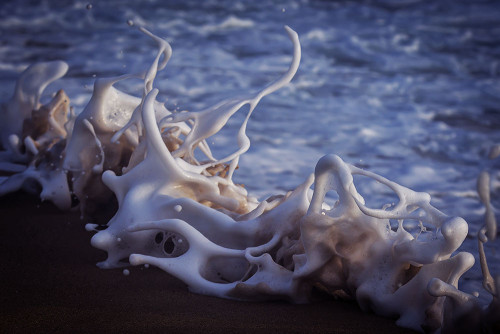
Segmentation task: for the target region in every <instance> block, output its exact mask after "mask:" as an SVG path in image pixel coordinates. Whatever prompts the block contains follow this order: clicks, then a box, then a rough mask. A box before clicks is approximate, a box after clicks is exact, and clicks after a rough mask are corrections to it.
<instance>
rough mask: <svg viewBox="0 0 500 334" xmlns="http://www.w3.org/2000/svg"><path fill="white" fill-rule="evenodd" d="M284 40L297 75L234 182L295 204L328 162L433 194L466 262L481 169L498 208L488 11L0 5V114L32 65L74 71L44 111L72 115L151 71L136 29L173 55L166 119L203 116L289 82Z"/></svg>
mask: <svg viewBox="0 0 500 334" xmlns="http://www.w3.org/2000/svg"><path fill="white" fill-rule="evenodd" d="M285 25H289V26H290V27H291V28H293V29H294V30H296V31H297V32H298V34H299V37H300V41H301V45H302V61H301V66H300V68H299V71H298V73H297V75H296V76H295V78H294V79H293V81H292V82H291V84H289V85H288V86H287V87H285V88H283V89H281V90H279V91H277V92H276V93H273V94H272V95H270V96H267V97H265V98H264V99H263V100H262V101H261V103H260V104H259V106H258V107H257V109H256V110H255V112H254V113H253V115H252V117H251V119H250V122H249V126H248V132H247V134H248V136H249V138H250V140H251V141H252V144H251V145H252V146H251V148H250V150H249V151H248V152H247V153H246V154H245V155H243V157H242V158H241V160H240V168H239V169H238V170H237V171H236V173H235V176H234V180H235V182H237V183H242V184H244V185H245V187H246V188H247V189H248V191H249V192H250V194H253V195H255V196H256V197H258V198H260V199H261V200H263V199H265V198H266V197H267V196H270V195H273V194H280V193H281V194H282V193H285V192H286V191H288V190H291V189H294V188H295V187H296V186H298V185H299V184H301V183H302V182H303V181H304V180H305V179H306V178H307V176H308V175H309V174H310V173H312V172H313V171H314V166H315V164H316V162H317V160H318V159H319V158H320V157H321V156H323V155H325V154H337V155H339V156H340V157H341V158H342V159H344V161H346V162H349V163H352V164H354V165H356V166H359V167H361V168H364V169H367V170H370V171H372V172H375V173H378V174H380V175H382V176H385V177H386V178H388V179H390V180H392V181H395V182H397V183H399V184H402V185H404V186H406V187H409V188H411V189H414V190H417V191H425V192H428V193H430V194H431V196H432V204H433V205H434V206H435V207H437V208H438V209H440V210H441V211H443V212H445V213H446V214H448V215H452V216H461V217H463V218H464V219H466V220H467V222H468V223H469V225H470V228H469V229H470V237H469V238H467V239H466V241H465V243H464V245H463V246H462V248H461V250H467V251H470V252H472V253H473V254H475V256H476V259H477V241H476V238H475V236H476V234H477V231H478V229H479V228H480V227H481V226H482V224H483V223H484V221H483V215H484V207H483V205H482V204H481V203H480V201H479V198H478V196H477V192H476V180H477V177H478V175H479V173H480V172H481V171H483V170H488V171H489V172H490V174H491V178H492V194H491V195H492V202H493V204H494V205H496V207H498V208H500V158H498V159H496V160H489V159H488V158H487V155H488V151H489V149H490V148H491V147H492V146H493V145H494V144H500V2H499V1H465V0H447V1H446V0H443V1H418V0H402V1H397V0H384V1H313V0H303V1H272V2H271V1H269V2H268V1H231V0H223V1H215V0H208V1H193V0H187V1H186V0H183V1H160V0H156V1H155V0H149V1H132V0H128V1H95V2H92V1H90V2H88V1H28V0H16V1H5V0H4V1H2V3H1V4H0V101H5V100H7V99H9V98H10V96H11V94H12V92H13V89H14V85H15V80H16V78H17V77H18V75H19V73H20V72H21V71H22V70H24V69H25V68H26V67H27V66H28V65H30V64H32V63H34V62H38V61H47V60H54V59H60V60H64V61H66V62H67V63H68V64H69V67H70V69H69V71H68V74H67V75H66V76H65V77H64V78H63V79H61V80H59V81H57V82H55V83H54V84H52V85H51V86H49V87H48V88H47V90H46V92H47V96H46V97H45V99H49V97H50V93H53V92H55V91H56V90H57V89H59V88H63V89H64V90H65V91H66V92H67V94H68V95H69V97H70V98H71V101H72V105H73V106H74V108H75V111H76V112H80V111H81V110H82V109H83V107H84V106H85V105H86V103H87V102H88V100H89V98H90V96H91V93H92V88H93V82H94V80H95V78H96V77H109V76H116V75H121V74H124V73H131V72H140V71H142V70H144V69H147V68H148V66H149V65H150V64H151V62H152V60H153V58H154V56H155V53H156V47H155V45H154V43H153V42H152V41H151V39H150V38H148V37H147V36H145V35H144V34H142V33H141V32H139V31H138V29H137V27H138V26H144V27H146V28H147V29H149V30H151V31H152V32H153V33H155V34H157V35H159V36H161V37H164V38H165V39H166V40H167V41H169V42H170V44H171V45H172V48H173V56H172V58H171V60H170V61H169V63H168V65H167V67H166V69H165V70H164V71H162V72H160V73H159V74H158V77H157V79H156V81H155V86H156V87H157V88H159V90H160V95H159V100H161V101H165V104H166V106H167V108H169V109H170V110H202V109H205V108H207V107H209V106H211V105H213V104H215V103H217V102H218V101H221V100H223V99H225V98H228V97H232V96H236V95H243V94H246V93H248V92H254V91H256V90H257V89H259V88H261V87H264V86H265V85H266V84H267V83H269V82H270V81H272V80H274V79H275V78H276V77H278V76H279V75H280V74H281V73H282V72H284V71H286V69H287V68H288V65H289V63H290V61H291V59H292V44H291V42H290V40H289V39H288V37H287V35H286V33H285V30H284V29H283V27H284V26H285ZM141 85H142V83H141V82H140V81H138V80H137V81H134V80H130V81H126V82H124V83H122V84H121V85H120V86H119V88H120V89H122V90H124V91H126V92H129V93H131V94H134V95H137V96H141ZM245 113H246V110H242V111H240V112H238V113H237V114H236V115H235V116H234V117H233V118H232V119H231V120H230V121H229V123H228V125H227V126H226V128H224V129H223V131H222V132H221V133H220V134H219V135H218V136H215V137H214V138H211V139H210V141H209V142H210V144H211V145H212V146H213V148H214V154H215V156H216V157H217V156H218V157H222V156H223V155H224V154H225V153H227V152H230V151H231V150H232V149H234V145H235V138H236V132H237V130H238V128H239V124H240V123H241V122H242V120H243V117H244V116H245ZM232 145H233V146H232ZM357 182H359V186H358V189H359V191H360V192H361V194H362V195H363V196H364V197H365V199H366V201H367V203H368V204H369V205H371V206H373V207H378V208H380V207H381V206H382V205H383V204H384V203H387V202H388V201H389V202H392V201H394V196H392V195H391V194H390V192H389V191H388V189H386V188H384V187H382V186H380V184H377V183H374V182H367V181H366V180H357ZM497 216H498V211H497ZM499 218H500V217H499ZM499 220H500V219H499ZM486 252H487V256H488V260H489V263H490V269H491V270H492V272H493V274H495V273H496V274H500V242H499V241H498V240H497V241H495V242H489V243H488V244H486ZM481 277H482V276H481V272H480V269H479V267H478V265H476V266H475V267H473V269H472V270H470V271H469V272H468V273H466V274H465V275H464V277H463V278H462V281H461V283H460V284H461V285H460V287H461V288H462V289H463V290H466V291H468V292H471V291H479V292H480V297H481V298H485V299H487V298H488V296H487V295H486V294H485V292H484V290H482V288H481V286H480V285H481Z"/></svg>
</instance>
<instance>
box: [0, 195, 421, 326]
mask: <svg viewBox="0 0 500 334" xmlns="http://www.w3.org/2000/svg"><path fill="white" fill-rule="evenodd" d="M0 213H1V217H2V218H1V222H0V254H1V256H2V266H1V267H0V286H1V288H2V292H1V293H0V324H1V325H0V333H42V332H50V333H70V332H71V333H104V332H106V333H117V332H120V333H129V332H130V333H134V332H135V333H143V332H152V333H156V332H164V333H166V332H170V333H180V332H182V333H192V332H195V333H196V332H200V333H201V332H203V333H223V332H225V333H233V332H238V333H412V331H409V330H405V329H402V328H398V327H396V325H395V324H394V320H392V319H385V318H381V317H378V316H375V315H373V314H367V313H363V312H361V311H360V309H359V307H358V306H357V305H356V304H355V303H352V302H343V301H334V300H324V301H319V302H315V303H312V304H307V305H294V304H290V303H287V302H263V303H260V302H252V303H249V302H238V301H230V300H224V299H219V298H214V297H207V296H201V295H197V294H193V293H190V292H189V291H188V289H187V287H186V285H185V284H184V283H182V282H181V281H179V280H177V279H176V278H174V277H172V276H170V275H168V274H167V273H165V272H163V271H161V270H159V269H157V268H154V267H150V268H147V269H146V268H144V267H132V268H129V270H130V274H129V275H128V276H125V275H123V273H122V270H120V269H113V270H101V269H99V268H97V267H96V265H95V263H96V262H98V261H100V260H103V259H104V258H105V253H104V252H102V251H100V250H97V249H95V248H93V247H92V246H91V245H90V237H91V236H92V233H90V232H87V231H85V228H84V222H82V221H81V220H80V218H79V213H78V212H72V213H67V212H60V211H58V210H57V209H56V208H55V207H54V206H52V205H51V204H46V203H40V202H39V200H37V199H36V198H35V197H32V196H28V195H26V194H23V193H16V194H12V195H9V196H4V197H1V198H0Z"/></svg>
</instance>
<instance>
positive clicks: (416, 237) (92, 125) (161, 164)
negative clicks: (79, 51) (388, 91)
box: [0, 27, 500, 332]
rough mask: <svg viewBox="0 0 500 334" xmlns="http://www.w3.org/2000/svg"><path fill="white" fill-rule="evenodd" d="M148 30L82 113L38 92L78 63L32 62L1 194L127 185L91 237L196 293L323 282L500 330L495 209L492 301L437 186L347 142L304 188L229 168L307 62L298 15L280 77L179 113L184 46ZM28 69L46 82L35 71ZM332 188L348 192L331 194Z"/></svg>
mask: <svg viewBox="0 0 500 334" xmlns="http://www.w3.org/2000/svg"><path fill="white" fill-rule="evenodd" d="M140 30H141V31H142V32H143V33H145V34H146V35H148V36H149V37H150V38H152V39H153V40H154V41H155V43H156V44H157V46H158V52H157V54H156V57H155V58H154V60H153V62H152V64H151V66H150V67H149V68H148V69H147V70H146V71H144V72H142V73H136V74H128V75H124V76H120V77H116V78H108V79H97V80H96V82H95V85H94V92H93V95H92V97H91V99H90V101H89V103H88V105H87V106H86V107H85V109H84V110H83V111H82V112H81V113H80V114H79V115H78V116H76V115H73V114H72V113H71V112H70V111H69V99H68V98H67V96H66V95H65V94H64V92H62V91H61V92H59V93H57V95H55V97H54V99H53V100H52V101H51V102H50V103H49V104H48V105H46V106H40V105H39V102H38V101H39V96H40V95H41V94H42V92H43V89H44V88H45V86H46V85H47V84H48V83H50V82H51V81H53V80H55V79H57V78H59V77H61V76H62V75H64V73H65V72H66V69H67V65H66V64H64V63H62V62H50V63H40V64H36V65H33V66H31V67H30V68H28V69H27V70H26V71H25V72H24V73H23V74H22V75H21V78H20V80H19V83H18V85H17V87H16V93H15V95H14V97H13V98H12V100H11V101H10V102H9V103H7V104H6V106H5V107H4V109H3V110H2V115H5V119H6V122H7V123H3V124H5V125H4V126H3V127H2V128H0V130H1V139H2V141H1V144H2V147H3V151H2V152H1V153H0V161H1V165H0V167H1V169H2V170H3V171H4V174H5V173H8V174H9V175H7V176H4V177H2V179H1V180H0V182H1V183H0V194H5V193H8V192H11V191H15V190H18V189H21V188H22V187H25V188H30V187H29V185H32V184H33V182H34V183H36V184H38V185H39V186H40V187H41V189H42V190H41V194H40V196H41V197H42V199H46V200H51V201H53V202H54V203H55V204H56V205H57V206H58V207H60V208H61V209H68V208H69V207H70V206H71V203H72V197H73V198H75V197H76V199H78V201H79V205H80V208H81V209H82V212H83V213H85V212H87V211H92V210H97V209H98V208H99V205H100V204H102V203H104V204H105V205H107V204H108V203H109V202H110V199H111V198H113V197H114V198H116V200H117V203H118V207H117V210H116V212H115V213H114V216H113V217H112V218H111V219H110V220H109V221H108V222H107V223H106V224H105V225H100V226H98V225H97V224H87V226H86V227H87V229H88V230H93V231H96V233H95V234H94V236H93V237H92V239H91V243H92V245H93V246H94V247H96V248H99V249H102V250H105V251H106V252H107V258H106V259H105V260H104V261H102V262H100V263H98V266H99V267H101V268H117V267H124V266H129V265H133V266H137V265H155V266H157V267H159V268H161V269H163V270H164V271H166V272H168V273H170V274H171V275H173V276H176V277H177V278H179V279H181V280H183V281H184V282H185V283H186V284H187V285H188V286H189V289H190V290H191V291H193V292H197V293H201V294H206V295H212V296H217V297H222V298H231V299H238V300H271V299H285V300H289V301H291V302H296V303H304V302H309V301H311V300H313V295H314V294H313V291H314V290H316V289H320V290H322V291H325V292H327V293H329V294H331V295H333V296H336V297H339V298H350V299H355V300H356V301H357V302H358V303H359V305H360V306H361V308H362V309H363V310H367V311H373V312H375V313H377V314H380V315H383V316H387V317H394V318H397V319H398V320H397V324H398V325H400V326H403V327H408V328H412V329H415V330H420V331H426V332H439V331H440V330H442V331H444V332H446V331H448V332H453V331H455V330H456V329H457V328H460V329H464V328H466V329H470V330H471V331H475V330H478V329H480V328H487V329H490V330H494V329H495V328H497V327H494V326H498V325H499V323H498V319H499V318H498V316H499V315H500V303H499V299H498V293H499V291H500V290H499V289H500V279H499V278H498V277H497V278H493V277H492V276H491V274H490V273H489V270H488V266H487V263H486V257H485V255H484V249H483V244H484V243H485V242H487V239H488V237H489V238H492V236H496V230H494V231H493V229H494V228H495V229H496V222H494V216H493V218H487V224H486V226H485V228H483V229H482V230H481V232H480V235H479V252H480V258H481V266H482V269H483V274H484V277H485V278H484V285H485V287H486V289H487V291H488V292H490V293H491V294H492V295H493V301H492V302H491V304H490V305H481V304H480V303H479V300H478V299H477V297H475V296H473V295H469V294H466V293H464V292H462V291H460V290H459V289H458V280H459V278H460V277H461V276H462V274H463V273H464V272H466V271H467V270H468V269H469V268H470V267H471V266H472V265H473V264H474V257H473V256H472V255H471V254H470V253H466V252H457V249H458V248H459V247H460V245H461V244H462V242H463V241H464V239H465V237H466V236H467V233H468V225H467V223H466V222H465V221H464V220H463V219H462V218H460V217H449V216H447V215H445V214H444V213H442V212H440V211H439V210H438V209H436V208H435V207H433V206H432V205H431V204H430V196H429V194H427V193H422V192H415V191H413V190H411V189H408V188H406V187H404V186H401V185H399V184H397V183H394V182H392V181H389V180H387V179H386V178H384V177H382V176H380V175H377V174H374V173H372V172H369V171H366V170H362V169H360V168H357V167H355V166H353V165H351V164H348V163H346V162H344V161H343V160H342V159H341V158H340V157H338V156H336V155H326V156H324V157H323V158H321V159H320V160H319V161H318V163H317V165H316V168H315V172H314V174H313V175H310V176H309V177H308V178H307V179H306V180H305V181H304V183H303V184H301V185H299V186H298V187H297V188H296V189H294V190H292V191H290V192H288V193H287V194H285V195H278V196H273V197H270V198H268V199H266V200H264V201H261V202H259V201H258V200H257V199H255V198H253V197H251V196H249V195H248V193H247V191H246V190H245V188H244V187H243V186H241V185H238V184H235V183H234V182H233V180H232V177H233V173H234V172H235V169H236V167H237V166H238V163H239V158H240V156H241V155H242V154H243V153H245V152H246V151H247V150H248V149H249V147H250V140H249V138H248V136H247V135H246V127H247V123H248V121H249V118H250V116H251V114H252V113H253V111H254V109H255V108H256V107H257V105H258V103H259V102H260V100H261V99H262V98H264V97H265V96H266V95H268V94H270V93H272V92H274V91H276V90H277V89H280V88H281V87H283V86H285V85H286V84H288V83H289V82H290V81H291V80H292V78H293V77H294V75H295V73H296V72H297V69H298V66H299V62H300V57H301V49H300V43H299V39H298V36H297V34H296V32H295V31H293V30H292V29H290V28H289V27H286V32H287V33H288V36H289V38H290V40H291V41H292V44H293V58H292V62H291V64H290V67H289V69H288V70H287V71H286V72H285V73H283V74H282V75H281V76H279V77H278V78H277V79H276V80H275V81H273V82H271V83H269V84H268V85H267V86H265V87H264V88H263V89H261V90H259V91H257V92H255V93H253V94H248V95H247V96H243V97H237V98H232V99H228V100H224V101H222V102H220V103H217V104H216V105H214V106H213V107H210V108H208V109H206V110H202V111H187V112H175V113H173V112H171V111H169V110H167V109H166V108H165V106H164V105H163V104H161V103H159V102H158V101H157V99H156V98H157V95H158V89H156V88H154V80H155V77H156V74H157V72H158V71H160V70H162V69H163V68H165V66H166V64H167V62H168V60H169V59H170V57H171V55H172V49H171V47H170V45H169V44H168V43H167V42H166V41H165V40H163V39H161V38H159V37H157V36H155V35H154V34H152V33H150V32H149V31H147V30H145V29H143V28H140ZM27 77H32V78H36V80H34V81H33V80H29V82H30V84H27V80H26V78H27ZM130 78H140V79H142V80H143V82H144V85H143V90H142V92H141V94H140V96H133V95H129V94H126V93H124V92H121V91H120V90H118V89H117V88H115V87H114V86H113V85H114V84H115V83H117V82H118V81H122V80H127V79H130ZM244 106H249V108H248V109H243V107H244ZM240 110H247V111H246V117H245V118H244V121H243V122H242V123H241V125H240V128H239V131H238V134H237V138H235V141H236V142H237V144H238V148H237V149H236V150H235V151H234V152H232V153H230V154H228V155H227V156H225V157H222V158H216V157H214V156H213V154H212V152H211V149H210V146H209V145H208V143H207V139H208V138H210V137H211V136H213V135H214V134H216V133H217V132H218V131H219V130H220V129H221V128H222V127H224V126H225V125H226V122H227V121H228V120H229V118H230V117H231V116H232V115H234V114H235V113H236V112H238V111H240ZM2 117H4V116H2ZM354 176H359V177H364V178H368V179H371V180H373V181H376V182H379V183H381V184H383V185H385V186H386V187H388V188H389V189H390V190H391V191H392V192H393V193H394V194H395V195H396V196H397V198H398V201H397V203H388V204H387V205H384V206H383V207H381V208H371V207H369V206H367V205H366V202H365V199H364V198H363V196H362V195H361V194H360V193H359V192H358V191H357V189H356V185H355V182H354ZM488 182H489V181H488V179H487V176H481V177H480V179H479V181H478V191H479V193H480V195H481V199H482V201H483V202H484V203H485V205H486V206H487V207H488V205H490V204H489V203H490V201H489V189H488V187H487V185H488ZM31 188H32V187H31ZM331 193H334V194H335V195H336V197H337V198H338V200H337V201H336V202H335V203H334V204H333V205H328V204H327V201H326V197H327V194H331ZM490 211H491V207H490ZM487 215H488V214H487ZM489 215H490V216H491V215H492V213H490V214H489ZM492 219H493V222H492ZM410 226H411V227H410ZM465 325H467V326H468V327H463V326H465ZM457 326H458V327H457Z"/></svg>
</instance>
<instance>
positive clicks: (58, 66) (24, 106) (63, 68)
mask: <svg viewBox="0 0 500 334" xmlns="http://www.w3.org/2000/svg"><path fill="white" fill-rule="evenodd" d="M67 71H68V64H66V63H65V62H63V61H60V60H57V61H49V62H42V63H36V64H33V65H31V66H29V67H28V68H27V69H26V70H25V71H24V72H23V73H21V75H20V77H19V79H18V80H17V83H16V87H15V91H14V95H13V96H12V98H11V99H10V100H9V101H8V102H7V103H6V104H5V106H4V108H3V110H2V113H1V116H2V122H1V123H0V135H1V138H0V140H1V141H0V143H1V144H2V146H3V148H4V149H6V148H7V147H8V145H7V141H8V136H10V135H11V134H15V135H17V136H21V133H22V128H23V122H24V120H25V119H28V118H29V117H30V115H31V112H32V111H33V110H36V109H38V108H39V101H40V97H41V95H42V94H43V91H44V90H45V88H46V87H47V86H48V85H49V84H50V83H52V82H53V81H55V80H57V79H59V78H61V77H63V76H64V75H65V74H66V72H67Z"/></svg>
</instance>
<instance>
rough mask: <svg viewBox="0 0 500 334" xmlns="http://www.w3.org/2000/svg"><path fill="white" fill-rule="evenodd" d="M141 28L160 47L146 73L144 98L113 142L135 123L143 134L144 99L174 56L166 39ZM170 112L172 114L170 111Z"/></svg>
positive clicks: (112, 139) (114, 136)
mask: <svg viewBox="0 0 500 334" xmlns="http://www.w3.org/2000/svg"><path fill="white" fill-rule="evenodd" d="M139 30H140V31H141V32H143V33H144V34H146V35H147V36H149V37H151V39H153V40H154V41H155V42H156V44H157V47H158V52H157V54H156V57H155V59H154V60H153V62H152V63H151V66H150V67H149V68H148V70H147V71H146V72H145V73H144V75H141V76H143V79H144V90H143V93H142V99H141V102H140V103H139V104H138V105H137V107H136V108H135V109H134V111H133V112H132V115H131V116H130V118H129V120H128V122H127V123H126V124H125V125H124V126H123V127H122V128H121V129H119V130H118V131H117V132H116V133H115V134H114V135H113V137H112V138H111V141H112V142H116V141H117V140H118V139H119V138H120V137H121V136H122V135H123V134H124V133H125V131H127V130H128V129H129V128H130V127H131V126H133V125H135V126H136V128H137V131H138V134H139V135H142V127H141V111H142V105H143V103H144V99H145V97H146V95H147V94H148V93H149V92H151V90H153V82H154V79H155V78H156V75H157V73H158V71H161V70H163V69H164V68H165V66H166V65H167V63H168V61H169V60H170V57H171V56H172V47H171V46H170V44H169V43H168V42H167V41H165V40H164V39H162V38H159V37H158V36H156V35H154V34H152V33H151V32H150V31H148V30H147V29H145V28H143V27H139ZM162 55H163V60H162V62H161V63H160V58H161V56H162ZM168 114H170V113H169V112H168Z"/></svg>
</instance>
